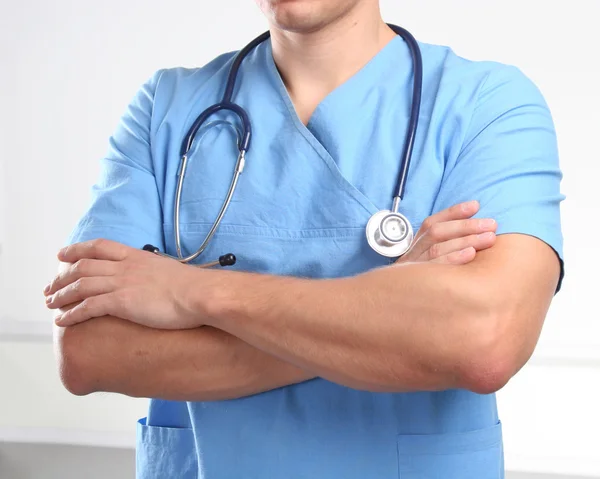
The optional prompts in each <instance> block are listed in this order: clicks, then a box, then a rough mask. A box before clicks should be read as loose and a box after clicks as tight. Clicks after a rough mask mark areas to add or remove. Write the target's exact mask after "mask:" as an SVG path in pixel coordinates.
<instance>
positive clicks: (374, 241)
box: [366, 210, 413, 258]
mask: <svg viewBox="0 0 600 479" xmlns="http://www.w3.org/2000/svg"><path fill="white" fill-rule="evenodd" d="M366 232H367V241H368V242H369V246H370V247H371V248H373V250H375V251H376V252H377V253H379V254H380V255H382V256H386V257H387V258H396V257H398V256H402V255H403V254H404V253H406V252H407V251H408V249H409V248H410V245H411V244H412V241H413V229H412V226H411V224H410V221H408V219H407V218H406V217H405V216H404V215H401V214H400V213H394V212H392V211H390V210H382V211H378V212H377V213H375V214H374V215H373V216H371V219H370V220H369V222H368V223H367V230H366Z"/></svg>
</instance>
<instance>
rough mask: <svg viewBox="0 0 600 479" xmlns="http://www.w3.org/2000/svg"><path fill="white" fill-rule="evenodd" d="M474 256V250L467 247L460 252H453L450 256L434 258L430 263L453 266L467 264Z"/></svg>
mask: <svg viewBox="0 0 600 479" xmlns="http://www.w3.org/2000/svg"><path fill="white" fill-rule="evenodd" d="M476 254H477V252H476V251H475V248H473V247H472V246H469V247H468V248H465V249H462V250H460V251H453V252H452V253H450V254H447V255H445V256H441V257H439V258H436V259H434V260H432V262H433V263H441V264H454V265H461V264H467V263H470V262H471V261H473V260H474V259H475V255H476Z"/></svg>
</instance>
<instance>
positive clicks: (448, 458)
mask: <svg viewBox="0 0 600 479" xmlns="http://www.w3.org/2000/svg"><path fill="white" fill-rule="evenodd" d="M398 471H399V477H400V479H442V478H443V479H503V478H504V460H503V448H502V426H501V424H500V423H498V424H496V425H495V426H494V427H491V428H486V429H481V430H477V431H471V432H465V433H450V434H426V435H402V436H398Z"/></svg>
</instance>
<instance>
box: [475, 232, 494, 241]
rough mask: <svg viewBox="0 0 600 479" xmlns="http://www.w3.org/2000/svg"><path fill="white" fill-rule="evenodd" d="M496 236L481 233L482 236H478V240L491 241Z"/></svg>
mask: <svg viewBox="0 0 600 479" xmlns="http://www.w3.org/2000/svg"><path fill="white" fill-rule="evenodd" d="M494 236H495V233H492V232H491V231H488V232H487V233H481V234H479V235H477V238H478V239H481V240H489V239H492V238H493V237H494Z"/></svg>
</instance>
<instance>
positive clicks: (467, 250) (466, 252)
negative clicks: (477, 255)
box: [460, 246, 473, 256]
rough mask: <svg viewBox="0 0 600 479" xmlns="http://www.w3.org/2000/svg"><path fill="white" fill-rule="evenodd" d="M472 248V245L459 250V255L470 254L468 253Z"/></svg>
mask: <svg viewBox="0 0 600 479" xmlns="http://www.w3.org/2000/svg"><path fill="white" fill-rule="evenodd" d="M472 249H473V247H472V246H469V247H468V248H465V249H463V250H462V251H461V252H460V255H461V256H466V255H468V254H470V253H471V250H472Z"/></svg>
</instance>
